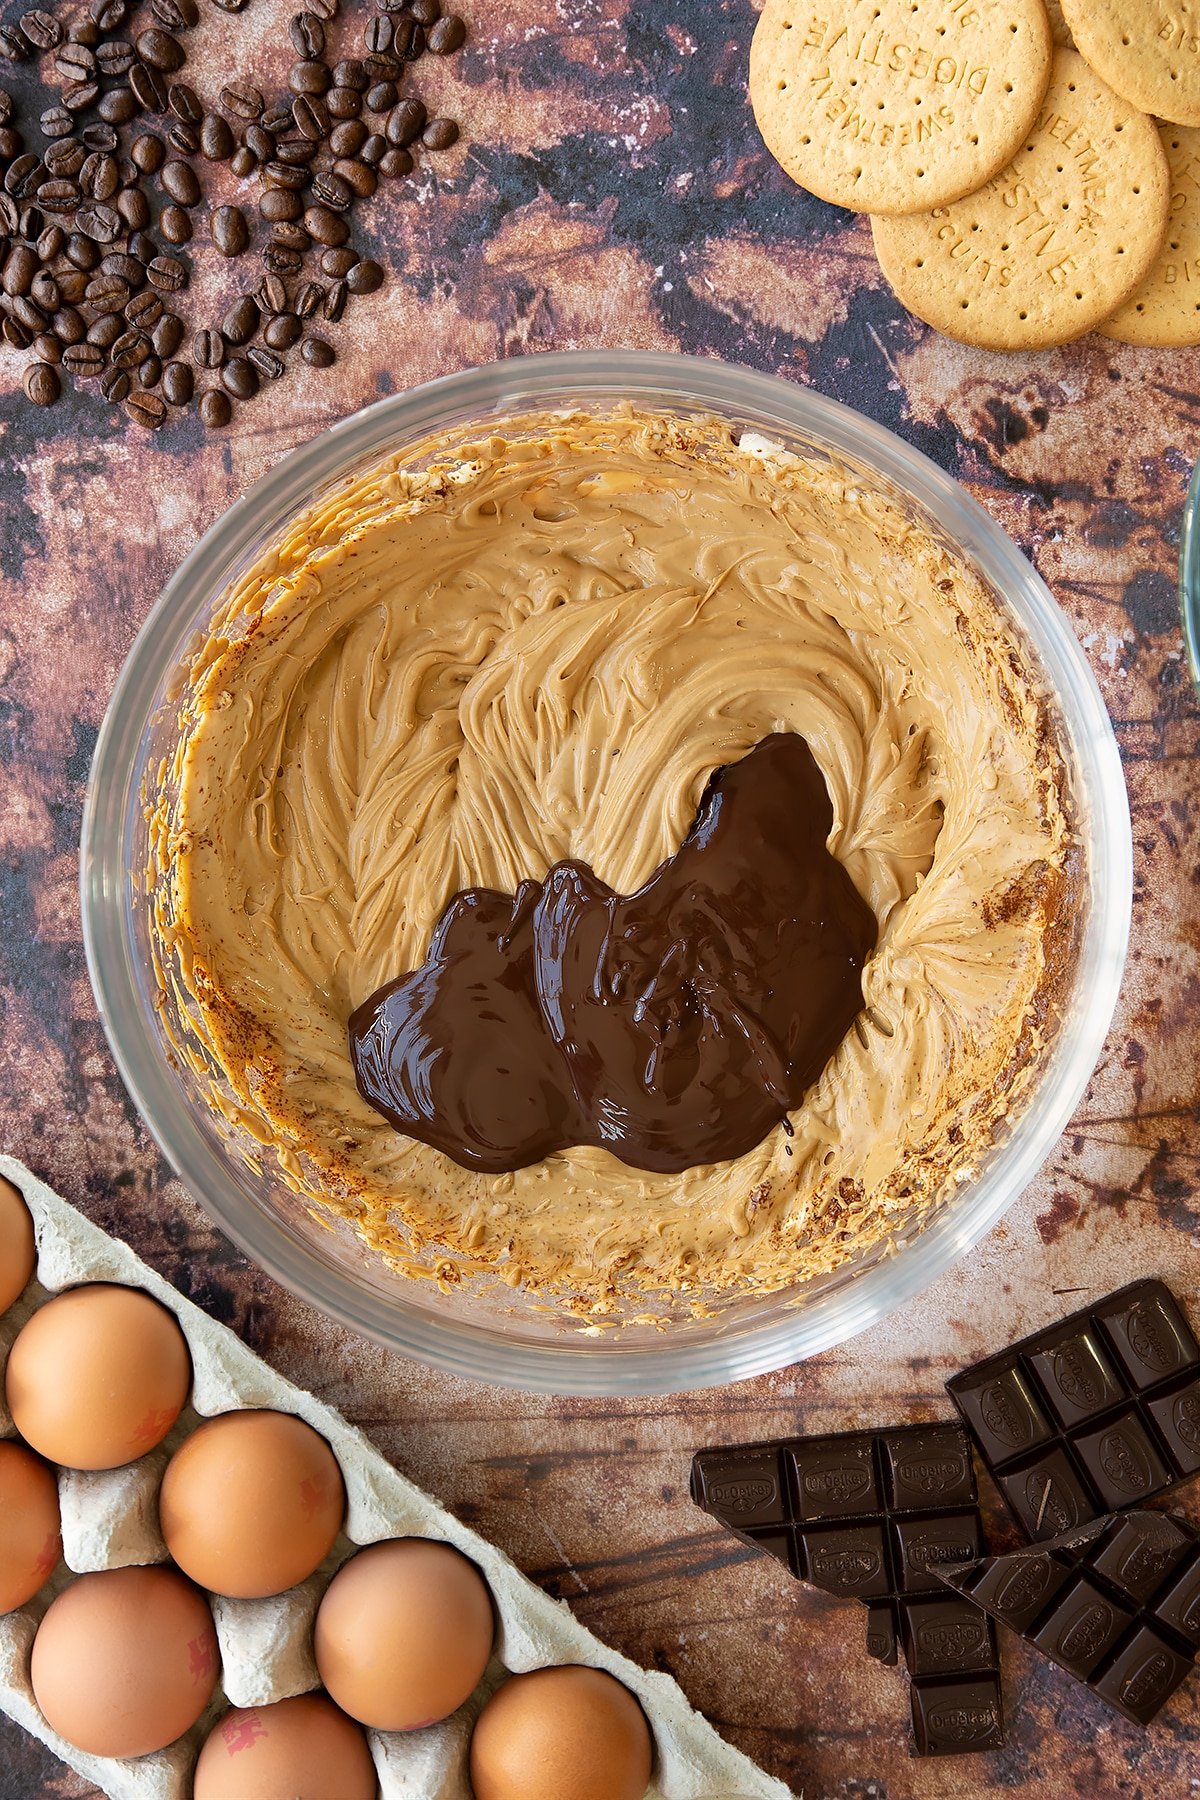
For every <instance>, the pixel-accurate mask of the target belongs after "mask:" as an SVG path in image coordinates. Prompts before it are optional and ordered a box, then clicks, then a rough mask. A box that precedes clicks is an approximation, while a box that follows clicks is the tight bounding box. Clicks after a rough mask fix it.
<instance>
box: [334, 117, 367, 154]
mask: <svg viewBox="0 0 1200 1800" xmlns="http://www.w3.org/2000/svg"><path fill="white" fill-rule="evenodd" d="M366 141H367V128H366V126H365V125H364V124H363V122H362V120H361V119H343V120H341V121H340V122H339V123H338V124H337V125H335V126H334V128H333V130H332V131H331V132H330V134H329V148H330V150H331V151H332V153H333V155H334V156H337V157H344V156H357V155H358V152H359V151H360V150H361V149H362V147H363V145H364V144H365V143H366Z"/></svg>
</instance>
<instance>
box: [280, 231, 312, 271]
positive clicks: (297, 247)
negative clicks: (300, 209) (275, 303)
mask: <svg viewBox="0 0 1200 1800" xmlns="http://www.w3.org/2000/svg"><path fill="white" fill-rule="evenodd" d="M271 243H272V244H274V246H275V248H276V249H277V250H292V251H295V253H296V255H297V256H300V257H303V255H304V252H305V251H306V250H308V249H310V248H311V246H312V239H311V238H310V237H309V235H308V233H307V231H306V230H305V229H304V226H303V225H302V224H301V223H300V221H299V220H298V219H282V220H280V222H279V224H278V225H273V226H272V227H271ZM279 272H280V273H281V274H285V275H286V274H290V273H294V271H292V270H287V269H283V270H281V271H279Z"/></svg>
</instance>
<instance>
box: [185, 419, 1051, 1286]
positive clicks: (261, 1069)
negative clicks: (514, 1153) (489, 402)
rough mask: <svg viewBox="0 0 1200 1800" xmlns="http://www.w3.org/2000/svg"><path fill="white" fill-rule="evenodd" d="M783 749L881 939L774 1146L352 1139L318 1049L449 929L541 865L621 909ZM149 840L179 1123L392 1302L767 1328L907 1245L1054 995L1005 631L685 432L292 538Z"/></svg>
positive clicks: (494, 452) (991, 1135) (1028, 1064)
mask: <svg viewBox="0 0 1200 1800" xmlns="http://www.w3.org/2000/svg"><path fill="white" fill-rule="evenodd" d="M785 730H786V731H792V732H796V733H798V734H800V735H801V736H803V737H804V738H805V739H806V740H807V742H808V744H809V745H810V746H811V749H812V751H813V754H814V755H815V757H816V759H817V762H818V763H819V765H820V767H821V769H822V770H823V772H824V775H825V777H826V780H827V782H828V785H829V790H830V794H831V797H832V801H833V810H834V826H833V831H832V833H831V836H830V839H829V846H830V849H831V850H832V852H833V853H834V855H835V856H837V857H838V858H839V859H840V860H841V861H842V862H843V863H844V865H845V867H846V868H847V870H848V871H849V873H850V875H851V877H852V878H853V880H854V882H855V884H856V886H857V887H858V889H859V892H860V893H861V894H862V895H863V896H864V898H865V899H866V900H867V901H868V902H869V904H870V905H871V907H872V908H873V909H874V912H875V914H876V917H877V919H878V921H879V945H878V949H877V951H876V953H875V955H874V956H873V957H872V958H871V960H870V961H869V962H868V964H867V966H866V969H865V972H864V993H865V998H866V1007H865V1011H864V1012H863V1014H862V1015H861V1017H860V1019H859V1020H858V1021H857V1023H856V1025H855V1027H854V1029H852V1030H851V1031H850V1032H849V1033H848V1035H847V1037H846V1038H845V1040H844V1041H843V1043H842V1044H841V1047H840V1048H839V1049H838V1051H837V1052H836V1054H835V1055H834V1057H833V1059H832V1060H831V1062H830V1063H829V1064H828V1066H827V1068H826V1070H825V1073H824V1075H823V1076H822V1078H821V1079H820V1081H819V1082H818V1084H817V1085H816V1087H815V1088H813V1089H811V1090H810V1092H809V1094H808V1096H807V1098H806V1101H805V1103H804V1104H803V1105H802V1106H801V1107H800V1108H799V1109H798V1110H797V1111H796V1112H795V1113H794V1114H793V1115H792V1116H791V1119H790V1126H791V1130H790V1132H789V1131H788V1130H787V1129H786V1128H785V1127H781V1128H780V1129H779V1130H777V1131H775V1132H774V1133H772V1135H771V1136H770V1137H768V1138H767V1139H766V1140H765V1141H764V1142H763V1143H761V1144H760V1145H759V1146H758V1147H757V1148H756V1149H754V1150H752V1151H750V1152H749V1153H748V1154H746V1155H744V1156H742V1157H740V1158H739V1159H738V1160H737V1161H735V1162H731V1163H723V1164H717V1165H711V1166H707V1167H700V1168H694V1169H691V1170H689V1171H687V1172H686V1173H684V1174H675V1175H650V1174H643V1173H639V1172H638V1171H635V1170H632V1169H629V1168H626V1167H624V1166H623V1165H622V1164H620V1163H618V1162H617V1161H616V1160H615V1159H614V1158H612V1157H611V1156H610V1155H609V1154H608V1153H606V1152H605V1151H603V1150H599V1149H577V1150H571V1151H565V1152H562V1153H560V1154H555V1155H553V1156H550V1157H548V1158H546V1159H545V1160H544V1161H542V1162H539V1163H537V1164H535V1165H534V1166H532V1167H530V1168H527V1169H524V1170H521V1171H519V1172H517V1173H515V1174H511V1175H502V1176H499V1177H497V1176H492V1175H480V1174H473V1173H471V1172H469V1171H467V1170H465V1169H463V1168H460V1167H459V1166H457V1165H456V1164H455V1163H453V1162H451V1161H450V1160H448V1159H447V1158H446V1157H444V1156H442V1155H441V1154H439V1153H438V1152H437V1151H435V1150H432V1149H430V1148H428V1147H426V1146H425V1145H422V1144H418V1143H415V1142H413V1141H411V1140H409V1139H406V1138H403V1137H401V1136H400V1135H399V1134H398V1133H397V1132H395V1131H394V1130H393V1129H392V1128H391V1127H390V1126H389V1125H388V1124H387V1122H386V1121H385V1120H384V1119H383V1118H382V1117H381V1116H380V1114H379V1113H377V1112H376V1111H374V1110H373V1108H371V1107H370V1106H368V1105H367V1104H366V1103H365V1102H364V1101H363V1100H362V1099H361V1098H360V1097H359V1095H358V1093H357V1092H356V1089H355V1084H354V1079H353V1075H352V1072H351V1066H350V1060H349V1055H348V1048H347V1020H348V1018H349V1015H350V1013H351V1011H352V1010H353V1008H354V1007H356V1006H357V1005H358V1004H359V1003H360V1002H361V1001H362V1000H363V999H364V998H365V997H366V996H367V995H369V994H370V993H372V992H373V990H375V989H376V988H378V987H379V986H381V984H382V983H384V982H385V981H388V980H390V979H391V978H393V977H394V976H396V975H397V974H398V973H400V972H402V971H403V970H405V969H408V968H411V967H413V966H415V965H416V964H418V963H420V962H421V960H422V958H423V956H424V954H425V949H426V943H427V938H428V934H429V932H430V929H431V926H432V925H433V923H434V921H435V920H436V919H437V917H438V914H439V913H440V911H441V909H442V907H443V906H444V905H445V903H446V901H447V900H448V898H449V897H450V896H451V895H452V894H453V893H455V892H456V891H457V890H458V889H460V888H465V887H469V886H472V885H483V886H489V887H494V888H498V889H501V890H503V891H505V892H512V891H513V890H515V889H516V887H517V885H518V884H519V883H520V881H521V880H522V879H523V878H525V877H528V876H534V877H538V878H540V877H542V876H543V875H544V874H545V872H546V870H547V868H548V867H549V866H550V865H551V864H552V863H554V862H556V861H559V860H561V859H564V858H568V857H576V858H579V859H582V860H584V861H586V862H587V863H588V864H590V865H591V867H592V868H593V869H594V870H595V871H596V873H597V875H598V876H599V877H600V878H601V879H602V880H603V881H605V882H607V883H609V884H611V886H612V887H614V888H616V889H617V890H619V891H620V892H622V893H628V892H630V891H632V890H633V889H635V888H636V887H638V885H639V884H640V883H641V882H643V881H644V880H646V878H647V877H648V876H649V875H650V873H651V872H652V871H653V870H654V869H655V868H656V867H657V865H658V864H660V863H661V862H662V861H663V860H664V859H665V858H666V857H668V856H670V855H671V854H672V853H673V852H674V851H675V850H676V849H677V848H678V846H679V844H680V841H681V839H682V837H683V835H684V833H685V831H686V830H687V828H688V826H689V824H690V822H691V820H692V818H693V816H694V814H695V811H696V806H697V802H698V800H699V798H700V795H701V792H702V790H703V788H704V785H705V783H706V781H707V780H708V777H709V775H710V774H711V773H712V771H713V770H714V769H715V768H717V767H719V766H720V765H722V764H728V763H730V762H733V761H735V760H736V759H738V758H740V757H742V756H743V755H745V754H746V752H747V751H749V750H750V749H751V748H752V747H753V746H754V745H755V744H757V743H758V742H759V741H760V739H762V738H763V737H765V736H766V735H767V734H768V733H770V732H774V731H785ZM152 801H153V802H154V805H153V808H152V811H153V817H152V843H153V868H152V877H153V882H154V894H153V903H154V917H155V929H156V936H157V941H158V947H159V958H160V972H161V978H162V983H163V988H164V996H163V1003H164V1010H165V1013H166V1015H167V1017H168V1018H170V1019H172V1020H173V1021H174V1030H175V1031H176V1034H177V1036H178V1041H179V1044H180V1047H181V1049H183V1050H184V1051H185V1052H186V1054H187V1057H188V1060H189V1062H190V1064H191V1066H192V1069H193V1070H194V1071H195V1072H196V1073H197V1074H198V1075H199V1077H200V1078H201V1081H202V1083H203V1086H204V1090H205V1092H206V1094H207V1096H208V1097H209V1098H210V1100H211V1102H212V1104H213V1105H214V1106H216V1107H217V1108H219V1109H220V1110H221V1111H222V1112H224V1113H225V1114H226V1116H227V1117H229V1118H232V1119H234V1120H235V1121H236V1122H237V1124H238V1125H239V1127H244V1128H245V1129H246V1130H247V1131H248V1132H249V1133H250V1134H251V1136H252V1137H253V1138H254V1139H255V1140H256V1141H257V1142H259V1143H261V1144H263V1145H266V1146H269V1147H271V1148H273V1149H274V1151H275V1152H276V1154H277V1157H278V1159H279V1161H280V1163H281V1165H282V1167H283V1169H284V1171H285V1173H286V1175H287V1177H288V1179H290V1180H291V1182H292V1183H293V1185H295V1186H296V1187H297V1188H298V1189H299V1190H300V1191H302V1192H303V1193H305V1194H307V1195H308V1196H310V1203H313V1202H316V1203H320V1204H324V1205H327V1206H330V1207H333V1208H335V1209H336V1210H338V1211H339V1212H341V1213H344V1214H346V1215H348V1216H350V1217H352V1218H353V1219H354V1221H355V1223H356V1226H357V1228H358V1230H359V1232H360V1234H361V1235H362V1237H363V1239H364V1240H365V1241H366V1242H367V1243H368V1244H369V1245H371V1246H372V1247H374V1248H375V1249H376V1250H378V1251H379V1252H381V1253H382V1254H384V1255H385V1256H388V1257H389V1258H391V1259H392V1260H393V1261H395V1262H397V1263H398V1264H400V1265H401V1266H403V1267H404V1268H406V1269H409V1270H411V1271H413V1272H425V1273H432V1274H434V1275H436V1276H437V1277H438V1278H439V1279H440V1280H442V1281H443V1282H457V1281H461V1280H463V1279H464V1278H467V1277H473V1276H479V1275H485V1276H486V1275H495V1276H499V1277H500V1278H502V1279H503V1280H505V1281H507V1282H509V1283H510V1284H512V1285H514V1286H516V1285H521V1286H524V1287H526V1288H527V1289H530V1290H534V1291H537V1292H541V1293H542V1294H544V1295H549V1296H553V1297H554V1298H555V1299H557V1300H559V1301H561V1302H563V1303H565V1304H566V1305H567V1306H569V1307H570V1308H571V1309H572V1310H573V1311H575V1312H577V1313H580V1314H582V1315H586V1316H588V1317H592V1318H595V1317H600V1316H603V1315H605V1314H614V1313H619V1312H620V1311H621V1310H622V1308H623V1307H624V1306H625V1303H626V1301H627V1299H628V1298H629V1297H631V1296H635V1295H636V1296H639V1297H640V1298H641V1303H643V1304H644V1303H645V1300H644V1297H645V1296H646V1295H648V1294H651V1295H656V1296H658V1302H657V1303H658V1304H661V1305H664V1306H668V1307H669V1305H670V1304H673V1303H676V1302H677V1301H678V1300H679V1298H680V1297H681V1296H682V1297H683V1300H684V1302H685V1304H691V1305H702V1304H703V1303H704V1302H705V1301H706V1299H711V1298H712V1297H713V1296H714V1295H717V1294H720V1293H722V1292H728V1291H731V1290H735V1291H749V1290H755V1289H757V1290H763V1291H769V1290H773V1289H778V1288H782V1287H785V1286H789V1285H791V1284H792V1283H794V1282H796V1281H798V1280H801V1279H803V1278H805V1277H807V1276H810V1275H812V1274H814V1273H817V1272H823V1271H826V1270H829V1269H832V1268H834V1267H836V1266H837V1265H838V1264H839V1263H841V1262H843V1261H844V1260H845V1259H846V1258H847V1257H849V1256H851V1255H854V1254H856V1253H858V1252H860V1251H862V1250H864V1249H866V1248H867V1247H868V1246H871V1245H873V1244H876V1243H877V1242H878V1241H879V1240H880V1239H881V1238H883V1237H885V1236H886V1235H888V1234H890V1233H892V1232H893V1231H894V1230H895V1229H896V1228H897V1227H899V1226H901V1225H907V1224H910V1223H911V1222H913V1220H914V1219H915V1218H916V1217H917V1216H918V1215H919V1214H920V1213H921V1212H922V1211H923V1210H924V1209H926V1208H927V1207H928V1206H929V1205H930V1204H931V1203H933V1202H935V1201H936V1200H937V1199H938V1198H939V1197H941V1196H943V1195H945V1194H946V1193H947V1192H948V1191H949V1189H950V1188H951V1187H952V1185H953V1184H954V1183H955V1181H956V1180H959V1179H962V1178H965V1177H967V1176H969V1175H970V1173H971V1172H972V1171H973V1170H974V1169H975V1168H976V1167H977V1166H978V1163H979V1160H980V1157H981V1156H982V1155H983V1153H984V1152H985V1151H986V1150H987V1149H988V1148H989V1146H990V1145H991V1144H992V1142H993V1141H994V1139H995V1136H996V1133H997V1130H998V1128H999V1127H1000V1126H1002V1124H1003V1122H1004V1121H1005V1120H1006V1119H1007V1118H1008V1117H1009V1115H1010V1114H1011V1113H1012V1111H1013V1110H1014V1109H1016V1108H1019V1105H1020V1095H1021V1092H1022V1090H1023V1089H1024V1088H1025V1087H1026V1086H1027V1085H1028V1083H1029V1081H1030V1080H1031V1078H1032V1074H1033V1072H1034V1071H1035V1069H1036V1066H1037V1063H1038V1059H1039V1056H1040V1053H1041V1050H1042V1047H1043V1044H1044V1040H1045V1035H1046V1031H1047V1029H1048V1026H1047V1020H1048V1018H1049V1017H1050V1016H1051V1014H1052V1010H1053V1001H1054V997H1055V993H1056V990H1057V988H1058V987H1059V986H1060V984H1061V982H1062V980H1063V979H1064V977H1065V973H1066V971H1067V970H1068V969H1069V963H1070V926H1069V924H1068V923H1067V922H1066V921H1067V920H1068V918H1069V916H1070V913H1071V911H1072V896H1071V891H1070V890H1071V875H1070V870H1071V866H1072V859H1073V854H1074V852H1073V845H1072V838H1071V833H1070V829H1069V823H1068V819H1067V816H1066V811H1065V805H1066V802H1065V798H1064V776H1063V766H1062V760H1061V755H1060V753H1059V750H1058V746H1057V742H1056V739H1055V735H1054V731H1053V729H1052V727H1051V725H1050V723H1049V722H1048V714H1047V710H1046V706H1045V703H1044V697H1043V692H1042V689H1041V687H1040V685H1039V682H1038V679H1037V677H1036V675H1035V673H1034V672H1033V670H1032V669H1031V667H1030V666H1029V664H1028V662H1027V660H1026V657H1025V653H1024V651H1023V649H1022V647H1021V645H1020V643H1019V642H1018V640H1017V637H1016V635H1015V633H1014V631H1013V629H1012V627H1011V626H1010V625H1009V624H1008V623H1007V621H1006V620H1005V618H1004V617H1003V615H1002V614H1001V612H1000V610H999V609H998V608H997V607H996V605H995V604H994V602H993V601H992V600H991V599H990V598H989V596H988V595H987V593H986V592H985V591H984V589H983V588H982V587H981V586H980V585H979V583H978V582H977V581H976V580H975V579H974V578H973V577H972V576H971V575H970V573H969V572H968V571H967V570H966V569H964V568H963V567H962V566H961V565H960V564H959V563H957V562H956V561H954V560H952V559H951V557H950V556H949V555H947V554H946V553H945V552H944V551H943V550H942V549H941V548H940V547H939V546H938V545H937V544H936V543H935V542H934V541H933V540H932V538H931V537H930V536H929V535H928V534H927V533H926V532H925V531H924V530H922V529H919V528H918V527H917V526H915V525H913V524H912V523H911V522H910V521H909V520H908V519H907V517H906V516H905V514H904V513H903V512H902V511H901V510H900V509H899V508H898V507H896V506H894V505H892V504H891V503H889V502H887V501H885V500H883V499H881V498H879V497H877V496H873V495H870V494H868V493H865V492H863V491H862V490H861V489H858V488H856V487H855V485H854V483H853V481H852V479H851V478H849V477H848V476H847V475H846V474H845V473H844V472H841V471H839V470H838V469H836V468H833V467H827V466H825V465H820V464H817V463H815V462H807V461H803V460H798V459H796V458H794V457H789V456H786V455H784V454H782V453H779V452H776V451H774V450H772V449H771V448H770V447H768V446H763V445H759V446H757V447H756V448H746V447H742V448H739V447H738V446H737V445H736V444H735V443H734V441H733V440H732V438H731V437H730V434H729V432H728V430H727V429H726V428H725V427H723V426H721V425H718V424H716V423H714V422H700V423H694V422H693V423H688V422H680V421H671V420H667V419H664V418H658V417H653V416H647V415H644V414H638V413H636V412H625V413H622V414H619V415H617V416H615V417H611V418H607V419H595V418H591V417H585V416H579V415H572V416H560V417H553V418H552V417H546V416H544V417H541V418H527V419H524V420H522V421H519V422H516V423H514V424H512V425H511V426H510V427H509V428H508V429H507V431H506V435H505V437H503V438H497V439H495V440H493V441H490V442H485V443H479V442H472V441H469V440H467V439H465V438H460V439H458V440H457V441H454V440H442V441H441V442H440V443H439V444H436V445H435V444H426V445H424V446H420V447H418V448H417V449H416V450H414V451H413V452H412V453H411V455H410V456H409V457H408V458H407V459H406V461H405V464H404V466H402V467H397V466H390V465H389V466H387V467H384V468H380V469H376V470H374V471H372V472H371V473H370V474H369V475H367V476H365V477H363V478H360V479H358V480H356V481H355V482H353V483H352V484H351V485H350V486H348V487H346V488H343V489H342V490H340V491H339V492H338V493H336V494H335V495H334V496H333V497H331V498H327V499H325V500H322V501H321V502H319V503H317V504H315V505H314V506H313V507H312V508H311V510H309V511H308V512H306V513H304V514H303V515H302V516H301V517H299V518H297V519H296V520H295V522H294V523H293V524H292V525H291V526H289V528H288V529H287V531H286V532H285V533H284V534H283V535H282V536H281V537H280V539H279V540H278V541H277V542H276V543H274V544H273V545H272V546H271V547H270V549H269V550H268V551H266V552H264V554H263V555H262V556H261V557H260V558H259V560H258V561H257V563H256V564H255V566H254V567H253V568H252V569H250V570H249V571H248V572H247V573H246V574H245V575H243V576H242V577H241V579H240V580H239V581H238V582H237V584H236V587H235V589H234V590H233V591H232V592H231V594H230V595H229V596H228V597H227V600H226V602H225V604H224V606H223V608H222V610H221V612H220V615H219V617H218V618H217V619H216V620H215V622H214V624H213V626H212V628H211V631H210V634H209V637H208V641H207V642H206V643H205V644H204V645H203V647H202V648H201V649H200V650H199V651H198V653H197V654H196V656H195V659H194V662H193V664H192V666H191V669H190V674H189V678H188V681H187V684H186V689H185V692H184V694H183V696H182V712H181V733H180V738H179V742H178V748H177V752H176V754H175V757H174V759H173V762H171V763H170V765H169V766H167V767H165V768H164V770H163V771H162V787H161V791H160V792H159V793H157V794H156V795H154V796H152Z"/></svg>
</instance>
